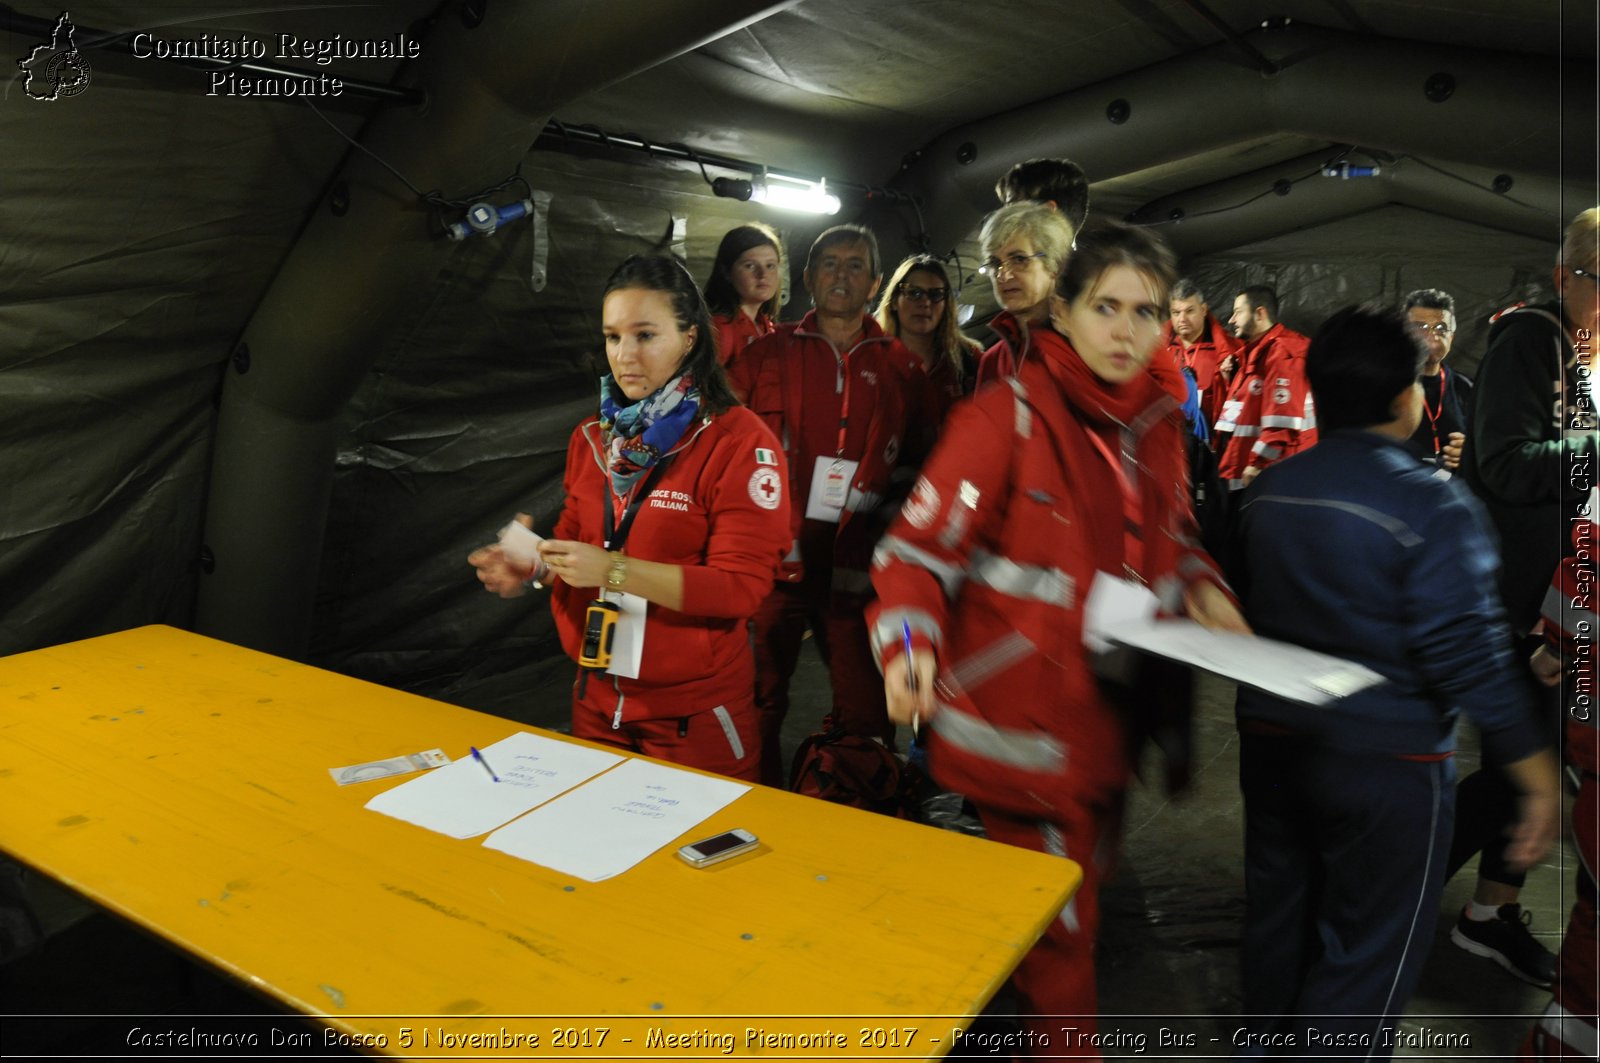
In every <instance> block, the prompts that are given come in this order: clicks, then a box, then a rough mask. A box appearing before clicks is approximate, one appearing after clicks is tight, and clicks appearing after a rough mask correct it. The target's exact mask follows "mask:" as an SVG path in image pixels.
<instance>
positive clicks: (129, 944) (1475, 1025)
mask: <svg viewBox="0 0 1600 1063" xmlns="http://www.w3.org/2000/svg"><path fill="white" fill-rule="evenodd" d="M568 682H570V678H569V677H568V676H566V675H564V674H563V670H560V669H557V670H555V671H552V670H551V669H548V668H540V669H537V670H533V671H530V672H526V673H523V674H521V675H506V676H499V677H496V678H494V679H491V680H489V681H487V682H483V683H478V684H476V685H474V686H472V687H470V688H456V689H451V690H441V691H434V692H428V691H423V692H422V693H432V694H433V695H434V696H438V697H440V698H441V699H442V700H448V701H452V702H455V703H457V704H463V705H468V706H470V707H473V708H479V709H483V710H485V711H491V712H496V713H498V714H500V715H503V716H507V717H508V718H511V719H514V720H517V721H519V722H522V723H526V724H531V725H536V726H544V727H553V728H560V727H561V726H563V725H564V721H565V716H566V700H565V699H566V693H565V687H566V684H567V683H568ZM794 702H795V704H794V709H793V711H792V715H791V719H790V720H789V723H788V726H787V727H786V728H785V733H784V743H785V746H786V748H787V749H789V750H792V749H793V748H794V747H795V746H796V745H797V744H798V743H799V741H800V740H801V739H802V738H804V737H805V736H806V735H807V734H809V733H810V732H811V731H813V730H815V729H816V727H817V725H818V722H819V721H820V720H821V718H822V716H823V714H824V713H825V712H826V711H827V705H828V695H827V680H826V675H825V673H824V672H823V670H822V668H821V666H820V664H819V663H818V662H817V660H816V656H815V654H813V653H811V652H810V651H809V650H808V651H807V652H806V653H805V654H804V655H803V656H802V662H801V667H800V672H799V674H798V675H797V677H796V682H795V687H794ZM1198 705H1199V708H1198V712H1197V726H1196V761H1195V762H1196V765H1197V769H1198V770H1197V773H1196V779H1195V784H1194V788H1193V792H1192V793H1191V794H1189V795H1187V796H1186V797H1184V798H1182V799H1178V800H1168V799H1166V798H1165V797H1163V796H1162V795H1161V794H1160V793H1159V792H1157V791H1156V790H1155V789H1153V788H1138V789H1136V790H1135V791H1134V793H1133V795H1132V797H1131V801H1130V805H1129V809H1128V816H1127V820H1126V826H1125V835H1124V845H1123V857H1122V862H1121V865H1120V867H1119V868H1118V870H1117V873H1116V874H1115V876H1114V877H1113V878H1112V880H1111V881H1110V882H1109V883H1108V884H1107V886H1106V888H1105V890H1104V893H1103V909H1104V913H1105V915H1104V926H1103V932H1102V939H1101V940H1102V949H1101V956H1100V975H1101V1007H1102V1013H1103V1018H1102V1022H1101V1028H1102V1030H1103V1031H1116V1032H1117V1033H1119V1034H1120V1035H1121V1036H1122V1037H1123V1038H1124V1039H1125V1043H1124V1047H1122V1048H1121V1049H1117V1048H1112V1049H1109V1050H1108V1051H1107V1056H1108V1058H1173V1059H1179V1058H1181V1059H1197V1058H1206V1057H1212V1058H1216V1057H1225V1056H1226V1055H1227V1054H1228V1052H1229V1042H1230V1039H1231V1037H1232V1035H1233V1033H1234V1031H1235V1030H1236V1029H1237V1027H1238V1023H1237V1021H1236V1018H1235V1016H1236V1015H1237V1013H1238V1010H1239V989H1238V958H1237V957H1238V944H1239V923H1240V919H1241V917H1242V914H1243V910H1244V886H1243V872H1242V867H1243V860H1242V853H1243V839H1242V833H1241V826H1242V802H1241V799H1240V796H1239V792H1238V740H1237V737H1236V735H1235V733H1234V728H1233V719H1232V689H1231V687H1230V686H1229V685H1228V684H1226V683H1223V682H1220V681H1214V680H1206V681H1202V683H1201V686H1200V690H1199V697H1198ZM1459 756H1460V763H1459V767H1460V771H1461V774H1462V775H1465V774H1467V773H1468V772H1469V771H1471V770H1473V769H1475V768H1476V767H1477V764H1478V758H1477V755H1476V752H1475V751H1472V750H1470V749H1468V750H1464V751H1463V752H1462V753H1461V754H1460V755H1459ZM1575 866H1576V863H1575V857H1574V855H1573V853H1572V850H1571V848H1570V844H1568V843H1563V845H1562V846H1561V847H1560V848H1559V849H1558V850H1556V851H1554V852H1552V853H1551V854H1550V856H1549V857H1548V858H1547V859H1546V860H1545V862H1544V863H1543V864H1542V865H1541V866H1539V867H1537V868H1535V869H1534V870H1533V871H1532V873H1531V874H1530V876H1529V880H1528V885H1527V887H1526V888H1525V890H1524V891H1523V898H1522V903H1523V905H1524V906H1525V907H1526V908H1527V909H1529V910H1530V911H1532V913H1533V923H1532V928H1533V931H1534V933H1535V934H1536V935H1537V936H1538V937H1540V938H1541V939H1542V940H1543V941H1544V942H1545V943H1546V945H1547V946H1548V947H1549V948H1551V949H1552V950H1554V949H1557V948H1559V942H1560V935H1561V930H1562V928H1563V927H1564V926H1565V924H1566V918H1567V909H1568V907H1569V904H1570V900H1569V897H1568V893H1569V891H1570V889H1571V882H1572V873H1571V871H1570V870H1569V869H1571V868H1573V867H1575ZM27 888H28V890H29V893H30V896H31V897H32V898H33V900H34V902H35V904H36V906H37V908H38V911H39V913H40V916H41V918H42V920H43V922H44V924H45V926H46V929H47V930H48V931H49V933H50V937H49V939H48V940H47V941H46V943H45V944H44V945H43V946H41V947H39V948H36V949H35V950H33V951H32V952H31V953H29V954H28V955H26V956H24V957H22V958H20V959H17V960H14V961H13V962H11V963H8V964H5V965H0V1000H3V1001H4V1005H3V1007H0V1010H3V1011H5V1012H7V1013H11V1014H13V1015H14V1014H25V1013H34V1012H44V1013H58V1014H59V1013H72V1014H89V1013H101V1014H103V1013H116V1012H123V1013H145V1014H171V1015H184V1014H195V1013H199V1014H207V1013H209V1014H233V1015H247V1014H255V1013H261V1014H263V1015H264V1014H266V1008H265V1007H264V1006H263V1004H262V1002H260V1001H259V999H258V998H256V997H254V996H253V995H252V994H250V993H249V992H248V991H247V990H245V989H243V988H242V987H240V986H238V985H237V984H235V983H232V982H231V981H229V980H228V979H226V978H225V977H223V976H220V975H216V974H213V973H211V972H209V971H205V970H202V969H199V968H198V967H196V966H195V965H193V964H191V963H190V962H189V961H187V960H186V959H184V958H182V957H180V956H178V955H176V954H174V953H171V952H169V951H168V950H167V949H165V948H164V947H162V946H160V945H158V944H156V943H155V942H153V941H152V940H150V939H149V938H147V937H145V936H143V935H142V934H139V933H138V932H136V931H133V930H131V929H129V928H128V927H126V926H125V925H123V924H122V923H120V922H119V921H118V920H116V919H114V918H113V917H110V916H107V915H104V914H99V913H96V912H95V911H94V909H93V908H92V907H91V906H89V905H87V904H85V903H84V902H82V901H81V900H78V899H77V898H75V897H73V896H72V895H70V894H67V893H66V892H64V891H63V890H61V889H59V888H57V887H54V886H52V885H51V884H49V883H47V882H42V881H40V880H38V879H37V878H30V879H28V880H27ZM1471 889H1472V867H1471V866H1470V865H1469V867H1468V868H1467V869H1466V870H1464V871H1463V872H1462V873H1461V874H1460V875H1458V876H1457V878H1456V879H1455V880H1454V881H1452V882H1451V883H1450V884H1449V886H1448V887H1447V889H1446V893H1445V899H1444V904H1443V908H1442V911H1441V913H1440V915H1439V918H1438V924H1437V932H1436V933H1435V936H1434V942H1433V944H1434V947H1433V950H1432V953H1431V955H1430V958H1429V960H1428V964H1427V968H1426V971H1425V973H1424V975H1423V979H1422V984H1421V987H1420V989H1419V991H1418V992H1417V994H1416V996H1415V998H1414V999H1413V1000H1412V1001H1411V1003H1410V1007H1409V1008H1408V1010H1407V1016H1408V1017H1407V1020H1406V1024H1405V1025H1406V1028H1407V1029H1411V1030H1424V1029H1425V1030H1427V1031H1429V1032H1431V1033H1433V1034H1441V1033H1460V1034H1464V1035H1466V1037H1467V1038H1468V1039H1469V1042H1470V1046H1471V1047H1470V1049H1464V1050H1454V1049H1441V1048H1436V1047H1435V1048H1407V1047H1402V1048H1400V1049H1399V1050H1398V1051H1397V1052H1396V1056H1397V1058H1406V1057H1418V1058H1431V1059H1465V1058H1472V1059H1486V1058H1490V1059H1492V1058H1503V1057H1509V1056H1510V1055H1511V1053H1512V1051H1513V1050H1514V1049H1515V1046H1516V1044H1517V1042H1518V1041H1519V1040H1520V1039H1521V1037H1522V1035H1523V1033H1524V1032H1525V1031H1526V1029H1527V1028H1528V1026H1529V1025H1530V1023H1531V1021H1532V1016H1534V1015H1535V1014H1536V1013H1537V1012H1538V1011H1540V1010H1541V1009H1542V1008H1543V1007H1544V1005H1545V1003H1546V1001H1547V1000H1548V999H1549V996H1548V993H1547V992H1546V991H1545V990H1540V989H1535V988H1533V987H1531V986H1527V985H1524V984H1523V983H1521V982H1519V981H1517V980H1515V979H1513V978H1512V977H1511V976H1509V975H1507V974H1505V973H1504V972H1502V971H1501V970H1500V969H1499V968H1498V967H1495V966H1493V965H1492V964H1490V963H1489V962H1488V961H1486V960H1482V959H1479V958H1477V957H1474V956H1471V955H1468V954H1467V953H1464V952H1462V951H1461V950H1459V949H1458V948H1456V946H1454V945H1453V944H1452V943H1451V942H1450V940H1449V928H1450V925H1451V923H1452V922H1453V920H1454V918H1455V914H1456V913H1457V912H1458V911H1459V910H1460V907H1461V905H1462V904H1463V903H1465V901H1466V899H1467V897H1468V896H1469V895H1470V893H1471ZM123 1025H125V1024H123ZM1162 1028H1166V1029H1169V1030H1172V1031H1175V1032H1178V1033H1186V1034H1192V1035H1194V1037H1195V1041H1194V1045H1195V1047H1193V1048H1189V1049H1185V1050H1182V1051H1175V1050H1168V1051H1164V1050H1162V1049H1161V1048H1159V1047H1158V1045H1157V1037H1158V1033H1159V1031H1160V1030H1161V1029H1162ZM121 1031H122V1026H119V1025H117V1024H116V1023H115V1022H110V1021H108V1020H100V1019H92V1018H89V1019H73V1020H65V1021H61V1020H58V1021H53V1022H51V1021H39V1022H36V1023H35V1024H33V1025H31V1026H28V1025H21V1026H19V1025H18V1024H17V1023H16V1022H11V1023H10V1024H9V1026H8V1029H7V1032H6V1043H7V1048H6V1050H5V1054H6V1055H8V1056H11V1055H18V1054H31V1053H48V1054H52V1055H61V1054H71V1055H95V1054H102V1053H106V1054H121V1053H116V1052H115V1049H116V1048H117V1047H119V1046H118V1043H117V1040H116V1039H117V1038H118V1037H120V1036H121ZM1141 1034H1142V1035H1144V1037H1145V1039H1146V1040H1145V1042H1144V1047H1143V1050H1142V1051H1140V1050H1138V1045H1137V1041H1136V1038H1137V1037H1138V1036H1139V1035H1141ZM19 1037H21V1038H22V1039H21V1040H19ZM1213 1039H1215V1040H1213Z"/></svg>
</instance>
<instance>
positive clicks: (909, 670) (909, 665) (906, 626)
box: [900, 617, 922, 738]
mask: <svg viewBox="0 0 1600 1063" xmlns="http://www.w3.org/2000/svg"><path fill="white" fill-rule="evenodd" d="M900 634H901V635H902V636H904V638H905V644H906V686H907V687H908V688H909V689H910V691H911V693H913V694H915V693H916V692H917V672H916V669H915V667H914V666H913V662H912V660H911V621H910V620H909V619H907V618H905V617H901V618H900ZM921 722H922V721H921V719H920V717H919V714H918V712H917V710H916V709H912V710H911V737H912V738H915V737H917V727H918V725H919V724H920V723H921Z"/></svg>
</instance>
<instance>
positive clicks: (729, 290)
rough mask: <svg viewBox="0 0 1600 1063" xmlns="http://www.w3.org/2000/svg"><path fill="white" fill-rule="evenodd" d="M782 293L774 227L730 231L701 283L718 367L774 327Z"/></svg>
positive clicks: (754, 224)
mask: <svg viewBox="0 0 1600 1063" xmlns="http://www.w3.org/2000/svg"><path fill="white" fill-rule="evenodd" d="M782 291H783V244H782V243H780V242H779V240H778V234H777V233H776V232H775V231H774V230H773V228H772V227H771V226H770V225H764V224H762V223H761V222H758V221H753V222H749V223H747V224H745V225H740V226H737V227H736V228H732V229H729V230H728V231H727V233H726V234H725V235H724V236H723V237H722V243H721V244H719V245H718V247H717V260H716V261H715V262H713V263H712V265H711V276H709V277H707V278H706V305H707V306H708V307H710V308H711V321H712V323H713V324H714V325H716V327H717V352H718V357H719V358H720V360H721V362H722V364H723V365H727V364H728V363H729V362H731V361H733V359H734V357H735V356H737V355H738V353H739V352H740V351H742V350H744V349H745V347H747V346H749V345H750V344H751V343H752V342H753V341H755V340H758V339H760V338H761V337H762V336H765V335H766V334H767V333H769V332H771V331H773V329H775V328H776V327H777V326H776V325H774V324H773V321H774V320H775V319H776V318H777V316H778V300H779V298H780V297H781V295H782Z"/></svg>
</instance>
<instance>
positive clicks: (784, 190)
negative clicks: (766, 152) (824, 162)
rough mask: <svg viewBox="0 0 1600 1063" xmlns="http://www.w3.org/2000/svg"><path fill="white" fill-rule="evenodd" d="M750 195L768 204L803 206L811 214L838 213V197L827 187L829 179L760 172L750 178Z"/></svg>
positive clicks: (794, 208)
mask: <svg viewBox="0 0 1600 1063" xmlns="http://www.w3.org/2000/svg"><path fill="white" fill-rule="evenodd" d="M750 184H751V191H750V198H751V199H752V200H754V201H755V202H757V203H765V204H767V205H768V206H769V207H780V208H782V209H784V210H801V211H806V212H808V213H811V214H837V213H839V197H838V196H836V195H833V194H831V193H830V192H829V191H828V182H827V179H826V178H824V179H823V180H821V181H814V182H813V181H805V180H801V179H799V178H794V177H779V176H778V175H777V174H760V175H758V176H756V177H755V178H753V179H752V180H751V182H750Z"/></svg>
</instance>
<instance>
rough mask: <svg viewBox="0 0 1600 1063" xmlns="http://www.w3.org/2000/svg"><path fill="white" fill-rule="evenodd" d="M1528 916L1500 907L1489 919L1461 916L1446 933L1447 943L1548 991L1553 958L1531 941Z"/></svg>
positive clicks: (1509, 906)
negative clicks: (1457, 946)
mask: <svg viewBox="0 0 1600 1063" xmlns="http://www.w3.org/2000/svg"><path fill="white" fill-rule="evenodd" d="M1532 920H1533V913H1532V912H1525V911H1523V910H1522V905H1520V904H1516V903H1515V902H1513V903H1511V904H1502V905H1501V906H1500V908H1499V910H1498V912H1496V914H1495V918H1493V919H1485V920H1482V921H1481V922H1480V921H1477V920H1473V919H1468V918H1467V915H1466V913H1465V912H1462V913H1461V918H1459V919H1457V920H1456V925H1455V926H1454V927H1452V928H1451V929H1450V940H1451V941H1454V942H1455V943H1456V944H1457V945H1460V946H1461V947H1462V948H1464V949H1466V950H1467V951H1468V952H1470V953H1472V954H1473V955H1474V956H1483V957H1485V958H1487V959H1491V960H1493V961H1494V962H1495V963H1498V964H1499V965H1500V966H1502V967H1504V968H1505V969H1506V970H1508V971H1510V972H1511V973H1512V974H1514V975H1516V976H1517V977H1518V978H1520V979H1522V980H1523V981H1524V982H1527V983H1529V984H1531V985H1536V986H1541V987H1545V988H1548V987H1549V985H1550V983H1551V982H1553V981H1555V977H1556V954H1555V953H1553V952H1551V951H1550V950H1549V949H1547V948H1545V947H1544V946H1543V945H1541V944H1539V943H1538V942H1537V941H1535V940H1534V939H1533V935H1532V934H1531V933H1529V932H1528V924H1529V923H1530V922H1531V921H1532Z"/></svg>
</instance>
